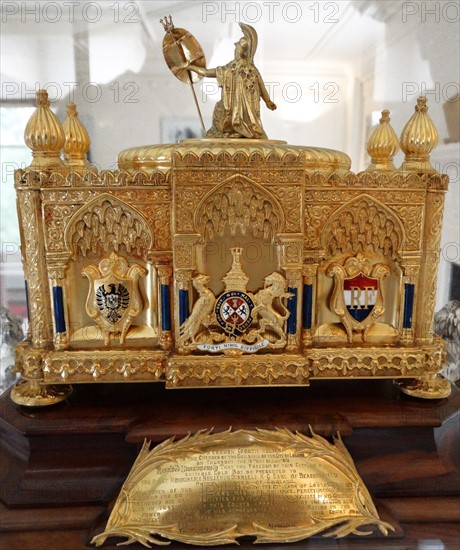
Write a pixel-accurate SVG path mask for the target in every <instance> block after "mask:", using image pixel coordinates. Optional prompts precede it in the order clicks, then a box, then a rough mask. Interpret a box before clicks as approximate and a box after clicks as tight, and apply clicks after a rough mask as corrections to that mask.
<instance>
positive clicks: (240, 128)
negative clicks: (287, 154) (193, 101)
mask: <svg viewBox="0 0 460 550" xmlns="http://www.w3.org/2000/svg"><path fill="white" fill-rule="evenodd" d="M240 27H241V30H242V31H243V34H244V36H243V37H242V38H240V39H239V40H238V42H235V46H236V47H235V59H234V60H233V61H230V63H227V65H224V66H223V67H216V68H215V69H206V68H203V67H198V66H197V65H189V64H186V67H187V69H189V70H190V71H193V72H195V73H197V74H199V75H201V76H206V77H212V78H216V79H217V83H218V84H219V86H220V87H221V88H222V99H221V100H220V101H218V102H217V104H216V106H215V108H214V113H213V120H212V127H211V128H210V129H209V130H208V132H207V134H206V136H207V137H217V138H256V139H260V138H263V139H266V138H267V134H266V133H265V131H264V129H263V127H262V121H261V120H260V98H262V99H263V100H264V101H265V103H266V105H267V107H268V108H269V109H270V110H272V111H274V110H275V109H276V105H275V103H273V101H271V100H270V96H269V95H268V92H267V88H266V87H265V84H264V81H263V80H262V77H261V75H260V73H259V71H258V70H257V67H256V66H255V65H254V54H255V53H256V49H257V33H256V31H255V29H254V28H253V27H251V26H250V25H246V24H244V23H240Z"/></svg>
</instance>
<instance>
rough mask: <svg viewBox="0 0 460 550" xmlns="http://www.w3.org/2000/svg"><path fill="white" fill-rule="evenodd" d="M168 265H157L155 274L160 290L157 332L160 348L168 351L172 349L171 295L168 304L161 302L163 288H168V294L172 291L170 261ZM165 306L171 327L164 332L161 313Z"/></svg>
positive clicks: (163, 297)
mask: <svg viewBox="0 0 460 550" xmlns="http://www.w3.org/2000/svg"><path fill="white" fill-rule="evenodd" d="M167 261H168V263H166V261H165V263H157V266H156V268H157V272H158V279H159V280H158V286H159V288H160V292H159V296H160V301H159V306H160V308H159V309H160V315H159V319H160V322H159V331H160V346H161V347H162V349H165V350H169V349H171V348H172V335H171V331H172V317H173V311H172V304H171V294H169V304H164V303H163V300H164V299H165V296H164V294H165V293H164V292H163V291H162V289H163V286H167V287H168V288H169V292H171V290H172V267H171V265H170V260H167ZM165 306H166V307H167V308H168V311H169V322H170V325H171V328H170V330H164V328H163V311H164V309H165Z"/></svg>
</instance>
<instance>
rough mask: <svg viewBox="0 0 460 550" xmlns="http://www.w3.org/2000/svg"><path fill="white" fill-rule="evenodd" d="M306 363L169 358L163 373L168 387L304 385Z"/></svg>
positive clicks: (295, 358) (299, 360)
mask: <svg viewBox="0 0 460 550" xmlns="http://www.w3.org/2000/svg"><path fill="white" fill-rule="evenodd" d="M307 364H308V361H307V360H306V359H305V358H304V357H302V356H292V357H289V356H279V357H277V358H272V357H268V356H266V355H265V356H264V355H261V356H259V357H254V358H253V357H247V356H245V357H241V358H238V359H233V358H222V357H220V358H219V360H216V359H215V358H213V357H193V358H182V357H177V356H176V357H173V358H171V360H170V362H169V364H168V367H167V369H166V385H167V387H177V386H181V385H184V386H194V385H196V386H206V385H212V384H216V385H240V384H245V383H247V384H256V383H263V384H264V385H271V384H273V385H276V384H282V383H287V384H305V383H306V382H307V380H308V367H307Z"/></svg>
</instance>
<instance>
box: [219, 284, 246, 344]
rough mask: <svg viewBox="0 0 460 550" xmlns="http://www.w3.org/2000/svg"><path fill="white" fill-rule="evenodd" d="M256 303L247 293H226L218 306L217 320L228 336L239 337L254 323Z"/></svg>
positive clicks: (220, 298) (234, 291) (220, 297)
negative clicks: (252, 313) (252, 312)
mask: <svg viewBox="0 0 460 550" xmlns="http://www.w3.org/2000/svg"><path fill="white" fill-rule="evenodd" d="M253 308H254V302H253V301H252V300H251V298H250V296H249V295H248V294H246V293H245V292H241V291H239V290H233V291H231V292H225V293H224V294H222V295H221V296H219V299H218V300H217V304H216V310H215V311H216V318H217V322H218V323H219V325H220V326H221V327H222V328H223V329H224V330H225V332H226V333H227V334H231V335H236V336H239V335H240V334H242V333H243V332H244V331H245V330H246V329H247V328H248V326H249V325H250V324H251V323H252V317H251V311H252V310H253Z"/></svg>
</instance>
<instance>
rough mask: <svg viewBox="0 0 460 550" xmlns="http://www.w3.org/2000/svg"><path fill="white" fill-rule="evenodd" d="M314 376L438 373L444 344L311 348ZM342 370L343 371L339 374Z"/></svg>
mask: <svg viewBox="0 0 460 550" xmlns="http://www.w3.org/2000/svg"><path fill="white" fill-rule="evenodd" d="M308 358H309V359H310V360H311V366H310V370H311V376H312V377H318V378H321V377H327V376H330V375H332V376H335V377H337V376H340V375H342V376H344V377H347V376H353V375H354V376H357V375H358V373H359V376H364V377H367V378H371V377H373V376H383V377H384V376H401V377H402V376H414V377H415V376H417V375H418V376H421V375H422V374H424V375H427V374H435V373H437V372H439V371H440V370H441V368H442V361H443V344H442V342H439V341H436V342H435V345H433V346H430V347H428V348H426V349H422V350H420V349H416V348H397V349H394V348H387V349H385V350H382V349H378V348H377V349H369V350H362V351H359V350H349V351H348V350H343V349H336V348H328V349H322V350H316V349H315V350H309V352H308ZM339 373H340V374H339Z"/></svg>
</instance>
